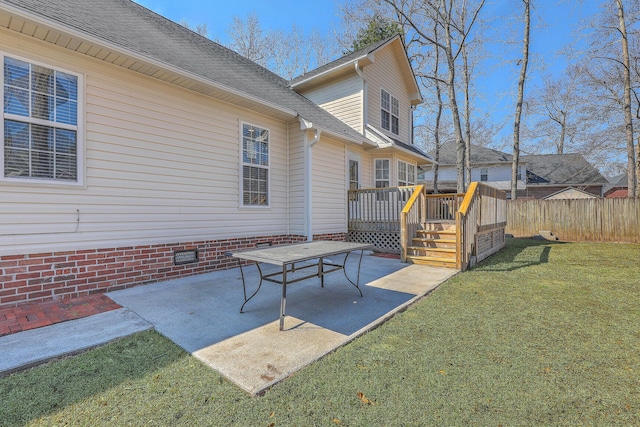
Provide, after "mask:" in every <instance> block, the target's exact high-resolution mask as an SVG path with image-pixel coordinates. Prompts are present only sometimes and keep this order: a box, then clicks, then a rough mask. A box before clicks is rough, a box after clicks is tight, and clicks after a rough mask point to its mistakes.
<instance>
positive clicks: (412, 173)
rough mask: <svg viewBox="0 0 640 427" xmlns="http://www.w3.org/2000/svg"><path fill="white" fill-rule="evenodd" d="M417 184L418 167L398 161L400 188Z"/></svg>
mask: <svg viewBox="0 0 640 427" xmlns="http://www.w3.org/2000/svg"><path fill="white" fill-rule="evenodd" d="M415 184H416V165H414V164H411V163H407V162H403V161H402V160H398V186H400V187H402V186H407V185H415Z"/></svg>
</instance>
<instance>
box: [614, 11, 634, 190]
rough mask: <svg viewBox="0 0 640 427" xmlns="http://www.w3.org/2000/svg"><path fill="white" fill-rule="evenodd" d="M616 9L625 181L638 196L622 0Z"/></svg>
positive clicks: (628, 63) (625, 29) (625, 26)
mask: <svg viewBox="0 0 640 427" xmlns="http://www.w3.org/2000/svg"><path fill="white" fill-rule="evenodd" d="M615 2H616V6H617V9H618V31H619V32H620V38H621V41H622V65H623V73H624V77H623V79H624V80H623V84H624V98H623V105H622V108H623V110H624V127H625V137H626V141H627V183H628V186H629V197H640V193H639V192H638V191H637V188H636V161H635V151H634V145H633V116H632V114H631V64H630V61H629V41H628V40H627V24H626V22H625V17H624V6H623V4H622V0H615Z"/></svg>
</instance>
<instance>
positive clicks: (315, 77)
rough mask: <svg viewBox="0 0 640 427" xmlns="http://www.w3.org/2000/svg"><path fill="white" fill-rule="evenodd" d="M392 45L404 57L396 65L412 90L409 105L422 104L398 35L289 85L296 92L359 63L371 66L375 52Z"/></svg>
mask: <svg viewBox="0 0 640 427" xmlns="http://www.w3.org/2000/svg"><path fill="white" fill-rule="evenodd" d="M393 43H397V47H398V49H401V50H402V52H403V55H402V56H403V57H404V60H402V61H400V62H399V64H398V65H399V66H400V69H401V70H402V72H403V74H404V77H405V80H406V81H407V82H408V83H409V84H410V85H411V87H412V89H413V95H412V97H411V104H412V105H416V104H420V103H422V102H423V99H422V95H421V94H420V86H419V85H418V82H417V80H416V77H415V74H414V72H413V69H412V67H411V62H410V61H409V58H408V56H407V49H406V47H405V45H404V42H403V41H402V37H400V36H398V35H396V36H392V37H389V38H387V39H384V40H380V41H378V42H377V43H373V44H371V45H369V46H366V47H364V48H362V49H360V50H358V51H356V52H352V53H349V54H347V55H345V56H343V57H341V58H338V59H336V60H335V61H332V62H329V63H328V64H324V65H322V66H320V67H318V68H316V69H314V70H311V71H308V72H306V73H304V74H302V75H300V76H298V77H295V78H294V79H292V80H291V81H290V85H291V87H292V88H294V89H296V90H301V89H303V88H304V87H305V86H307V85H309V84H314V83H317V82H321V81H324V80H325V79H329V78H333V77H335V76H337V75H341V74H343V73H346V72H353V71H354V64H356V63H359V65H360V66H363V65H368V64H371V63H372V62H373V61H374V59H375V52H376V51H377V50H379V49H382V48H383V47H385V46H388V45H391V44H393Z"/></svg>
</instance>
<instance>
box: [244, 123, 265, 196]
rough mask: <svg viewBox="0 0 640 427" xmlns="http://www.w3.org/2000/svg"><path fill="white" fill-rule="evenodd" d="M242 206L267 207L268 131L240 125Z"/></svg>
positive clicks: (248, 125)
mask: <svg viewBox="0 0 640 427" xmlns="http://www.w3.org/2000/svg"><path fill="white" fill-rule="evenodd" d="M242 205H243V206H269V130H267V129H263V128H260V127H257V126H253V125H250V124H247V123H243V124H242Z"/></svg>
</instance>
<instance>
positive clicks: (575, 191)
mask: <svg viewBox="0 0 640 427" xmlns="http://www.w3.org/2000/svg"><path fill="white" fill-rule="evenodd" d="M596 198H598V196H596V195H595V194H591V193H588V192H586V191H583V190H580V189H579V188H573V187H567V188H563V189H562V190H560V191H556V192H555V193H552V194H549V195H548V196H545V197H543V198H542V200H560V199H596Z"/></svg>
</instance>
